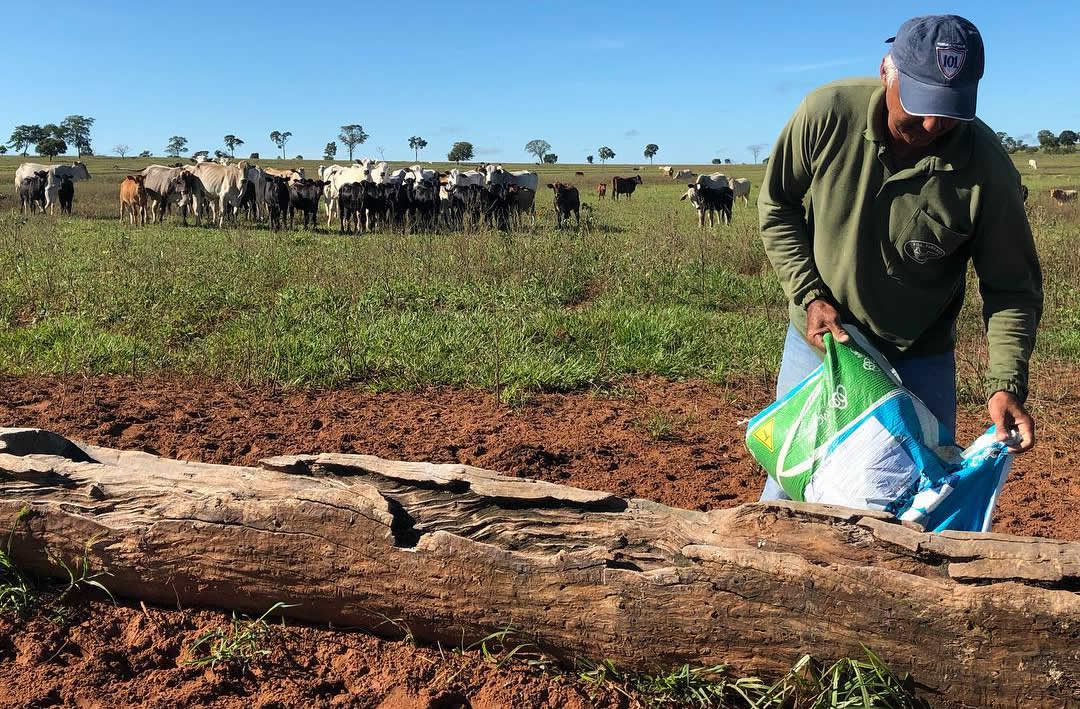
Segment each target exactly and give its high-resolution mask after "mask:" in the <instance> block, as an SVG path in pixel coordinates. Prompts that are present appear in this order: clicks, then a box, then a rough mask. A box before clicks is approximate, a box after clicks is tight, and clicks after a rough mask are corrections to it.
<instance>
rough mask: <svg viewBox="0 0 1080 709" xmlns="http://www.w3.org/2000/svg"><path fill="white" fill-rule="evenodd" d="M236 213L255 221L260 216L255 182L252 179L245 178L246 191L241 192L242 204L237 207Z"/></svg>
mask: <svg viewBox="0 0 1080 709" xmlns="http://www.w3.org/2000/svg"><path fill="white" fill-rule="evenodd" d="M236 213H237V214H243V215H244V218H245V219H247V220H249V221H255V220H256V219H257V218H258V216H259V207H258V204H257V200H256V195H255V183H254V182H253V181H252V180H244V191H243V192H241V193H240V204H239V205H237V207H236Z"/></svg>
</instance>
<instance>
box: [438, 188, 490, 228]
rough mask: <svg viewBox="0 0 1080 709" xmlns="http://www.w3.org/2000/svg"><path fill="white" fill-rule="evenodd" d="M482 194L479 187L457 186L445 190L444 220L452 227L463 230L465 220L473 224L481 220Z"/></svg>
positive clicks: (482, 189) (481, 189) (482, 190)
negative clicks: (445, 206) (446, 195)
mask: <svg viewBox="0 0 1080 709" xmlns="http://www.w3.org/2000/svg"><path fill="white" fill-rule="evenodd" d="M483 192H484V188H483V187H481V186H480V185H458V186H455V187H449V188H447V194H448V199H447V208H446V210H445V218H446V222H447V224H449V225H450V226H452V227H459V228H464V227H465V222H466V220H468V221H470V222H471V223H473V224H476V223H478V222H479V221H480V220H481V218H483Z"/></svg>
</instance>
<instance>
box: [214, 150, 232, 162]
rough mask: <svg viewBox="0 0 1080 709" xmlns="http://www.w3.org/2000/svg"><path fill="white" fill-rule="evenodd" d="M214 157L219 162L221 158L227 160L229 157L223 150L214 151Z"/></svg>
mask: <svg viewBox="0 0 1080 709" xmlns="http://www.w3.org/2000/svg"><path fill="white" fill-rule="evenodd" d="M214 157H215V158H217V159H218V160H220V159H221V158H227V157H230V156H229V154H228V153H227V152H225V151H224V150H215V151H214Z"/></svg>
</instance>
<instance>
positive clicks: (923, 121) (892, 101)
mask: <svg viewBox="0 0 1080 709" xmlns="http://www.w3.org/2000/svg"><path fill="white" fill-rule="evenodd" d="M881 81H882V83H884V84H885V106H886V108H887V115H886V117H885V121H886V123H887V124H888V126H889V133H891V134H892V137H893V138H894V139H895V140H897V141H899V142H900V143H902V144H903V145H906V146H908V147H909V148H925V147H927V146H928V145H930V144H931V143H933V142H934V141H935V140H937V139H938V138H940V137H941V136H943V135H945V134H946V133H948V132H949V131H951V130H952V129H953V128H955V127H956V124H957V123H958V122H959V121H957V120H956V119H955V118H941V117H939V116H913V115H911V114H910V113H908V112H907V111H905V110H904V107H903V106H901V105H900V78H899V77H898V78H897V79H896V81H894V82H893V83H892V85H889V84H888V82H886V81H885V77H884V76H882V79H881Z"/></svg>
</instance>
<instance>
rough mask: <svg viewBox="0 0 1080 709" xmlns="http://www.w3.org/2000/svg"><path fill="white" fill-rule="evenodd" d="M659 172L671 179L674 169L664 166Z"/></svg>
mask: <svg viewBox="0 0 1080 709" xmlns="http://www.w3.org/2000/svg"><path fill="white" fill-rule="evenodd" d="M660 172H661V173H662V174H664V175H665V176H667V177H671V176H672V175H673V174H675V168H673V167H672V166H671V165H664V166H663V167H661V168H660Z"/></svg>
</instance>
